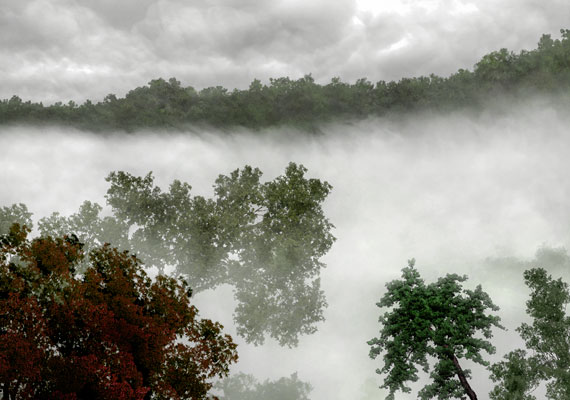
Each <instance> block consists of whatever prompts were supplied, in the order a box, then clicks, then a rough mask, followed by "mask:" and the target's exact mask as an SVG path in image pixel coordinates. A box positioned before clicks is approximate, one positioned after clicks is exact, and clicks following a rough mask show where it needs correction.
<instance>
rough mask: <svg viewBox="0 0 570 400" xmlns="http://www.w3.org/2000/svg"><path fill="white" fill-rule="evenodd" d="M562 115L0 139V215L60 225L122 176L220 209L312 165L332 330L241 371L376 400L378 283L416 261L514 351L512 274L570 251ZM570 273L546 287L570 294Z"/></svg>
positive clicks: (518, 301) (16, 134) (215, 310)
mask: <svg viewBox="0 0 570 400" xmlns="http://www.w3.org/2000/svg"><path fill="white" fill-rule="evenodd" d="M552 104H554V102H552V103H551V102H550V101H548V100H537V101H534V102H533V103H532V104H527V105H524V106H517V108H516V109H514V108H509V107H505V109H504V111H501V112H497V111H496V110H494V111H490V112H483V113H481V114H478V115H477V116H473V115H472V116H466V115H463V114H461V113H455V114H451V115H449V114H448V115H444V116H429V115H422V116H415V117H410V118H407V119H372V120H366V121H362V122H359V123H353V124H339V125H334V126H326V127H323V128H322V132H323V133H322V134H321V135H307V134H297V133H295V132H292V131H291V130H288V129H285V128H283V129H279V130H276V131H271V132H246V131H242V130H241V131H238V130H236V131H234V132H233V133H227V132H224V133H220V132H216V131H215V130H207V131H201V132H180V133H175V134H173V133H167V134H165V133H162V132H156V133H146V134H129V135H126V134H122V135H107V136H101V135H96V134H90V133H82V132H78V131H72V130H68V129H58V128H31V127H13V128H2V130H1V131H0V132H1V133H0V149H1V152H0V154H1V155H0V160H1V163H0V166H1V168H0V184H1V186H0V187H1V190H0V206H5V205H10V204H12V203H18V202H23V203H25V204H26V205H28V207H29V209H30V210H31V211H32V212H34V220H35V221H37V219H38V218H40V217H42V216H45V215H48V214H49V213H51V212H52V211H60V212H62V213H63V214H69V213H72V212H75V211H77V210H78V208H79V206H80V204H81V203H82V202H83V201H84V200H92V201H97V202H99V203H100V204H102V205H103V204H104V197H103V196H104V194H105V192H106V190H107V183H106V182H105V180H104V178H105V177H106V176H107V174H108V173H109V172H110V171H113V170H124V171H128V172H131V173H133V174H137V175H144V174H146V173H148V172H149V171H151V170H152V171H153V172H154V175H155V178H156V183H157V184H158V185H159V186H161V187H162V188H163V189H166V188H167V186H168V184H169V183H170V182H171V181H172V180H174V179H180V180H182V181H186V182H189V183H190V184H191V185H192V186H193V192H194V194H202V195H206V196H211V195H212V190H211V186H212V184H213V182H214V180H215V178H216V176H217V175H218V174H221V173H223V174H227V173H229V172H230V171H232V170H234V169H236V168H240V167H242V166H244V165H245V164H249V165H252V166H257V167H259V168H260V169H261V170H262V171H263V172H264V177H265V178H266V180H269V179H272V178H274V177H275V176H277V175H279V174H281V173H283V172H284V169H285V167H286V165H287V164H288V162H289V161H294V162H297V163H300V164H303V165H305V167H307V168H308V174H309V176H311V177H318V178H320V179H323V180H327V181H328V182H329V183H331V184H332V185H333V191H332V193H331V195H330V196H329V198H328V199H327V201H326V202H325V205H324V208H325V211H326V214H327V216H328V217H329V218H330V220H331V221H332V222H333V223H334V224H335V226H336V229H335V230H334V234H335V236H336V237H337V241H336V243H335V244H334V246H333V248H332V250H331V251H330V252H329V253H328V255H327V256H326V257H325V259H324V261H325V262H326V264H327V268H326V269H325V270H323V271H322V287H323V290H324V291H325V294H326V296H327V300H328V303H329V307H328V308H327V310H326V312H325V317H326V321H325V322H324V323H322V324H320V325H319V331H318V332H317V333H316V334H314V335H312V336H308V337H307V336H306V337H302V339H301V342H300V345H299V346H298V348H295V349H287V348H280V347H279V346H278V345H277V344H276V343H275V342H272V341H268V342H267V343H266V344H265V345H264V346H261V347H257V348H256V347H254V346H251V345H246V344H245V343H243V340H241V339H240V338H238V337H236V336H235V335H234V338H235V339H236V340H237V341H238V343H239V344H240V346H239V354H240V360H239V362H238V364H236V365H235V366H234V367H233V369H232V371H233V372H237V371H243V372H246V373H252V374H254V375H256V377H257V378H258V379H259V380H261V381H263V380H265V379H266V378H269V379H276V378H279V377H283V376H287V377H288V376H290V375H291V373H293V372H295V371H298V376H299V379H301V380H303V381H307V382H310V383H311V384H312V385H313V391H312V392H311V398H312V399H314V400H331V399H332V400H335V399H340V400H342V399H357V400H367V399H375V398H382V392H381V391H380V390H379V389H377V387H378V386H379V385H380V384H381V382H382V377H380V376H379V375H376V374H375V372H374V371H375V369H376V368H378V367H381V360H380V359H377V360H375V361H373V360H370V359H369V357H368V351H369V346H368V345H367V344H366V341H367V340H369V339H370V338H372V337H374V336H376V335H377V333H378V330H379V324H378V322H377V320H378V316H379V312H380V310H379V309H378V308H377V307H376V306H375V303H376V302H377V301H378V300H379V298H380V297H381V295H382V294H383V292H384V289H385V286H384V285H385V284H386V282H388V281H390V280H392V279H395V278H398V277H399V274H400V269H401V268H402V267H404V266H405V265H406V262H407V260H408V259H410V258H412V257H415V258H416V260H417V263H416V265H417V267H418V269H419V270H420V272H421V273H422V275H423V276H424V278H426V280H428V281H431V280H432V279H435V278H436V277H438V276H441V275H444V274H446V273H451V272H457V273H465V274H467V275H468V276H469V281H468V285H470V286H474V285H476V284H479V283H480V284H482V285H483V289H485V290H486V291H488V292H489V294H490V295H491V297H492V298H493V299H494V301H495V303H496V304H498V305H499V306H500V307H501V310H500V312H499V315H500V316H501V317H502V318H503V322H504V324H505V325H506V326H507V327H508V328H509V331H507V332H500V331H499V332H497V334H496V336H495V340H494V342H495V345H496V347H497V355H496V356H495V359H496V358H498V357H501V356H502V355H503V354H504V353H506V352H508V351H510V350H512V349H514V348H515V347H516V346H518V345H520V340H519V339H518V335H517V333H516V332H515V331H514V328H516V327H517V326H518V324H519V323H520V322H521V321H522V320H523V318H524V317H525V314H524V309H525V304H524V302H525V301H526V297H527V294H528V291H527V290H526V287H525V286H524V284H523V279H522V272H523V269H524V268H527V267H528V266H530V265H532V264H523V263H521V262H517V260H526V261H530V260H533V259H534V258H535V253H536V252H537V250H539V249H543V251H542V253H540V252H539V258H540V257H542V260H543V261H544V262H545V263H547V264H548V262H549V261H548V259H552V257H550V258H549V254H550V253H549V251H548V249H547V250H546V251H544V248H545V246H546V248H548V247H553V248H557V247H561V246H568V243H569V242H570V207H569V206H568V204H567V203H568V200H569V199H570V179H568V173H569V170H570V156H569V150H570V128H569V127H570V124H569V122H570V117H569V116H567V115H565V114H564V112H563V111H557V110H556V108H555V107H553V106H552ZM557 251H558V252H559V253H563V250H560V249H559V250H557ZM550 255H551V254H550ZM545 260H546V261H545ZM563 261H567V260H563ZM551 264H552V263H551ZM567 267H568V266H567V265H565V268H566V269H565V270H564V269H562V268H558V269H556V268H554V267H553V269H552V273H553V274H555V275H556V276H564V277H565V279H567V280H569V279H568V278H569V277H570V274H569V270H568V268H567ZM563 274H564V275H563ZM195 301H196V303H197V305H198V307H199V309H200V310H201V315H202V316H205V317H210V318H213V319H217V320H219V321H222V322H223V323H224V325H225V326H226V328H227V330H228V331H229V332H231V333H235V330H234V329H233V327H232V325H233V324H232V315H231V314H232V310H233V307H234V301H233V299H232V293H231V289H229V288H224V287H222V288H221V289H219V290H216V291H209V292H205V293H201V294H199V295H197V296H196V299H195ZM422 386H423V385H422ZM472 386H473V388H474V390H475V391H476V392H477V393H478V395H479V396H480V397H481V398H486V397H487V392H488V391H489V389H490V388H491V383H490V382H489V379H488V374H487V372H486V371H485V370H484V369H481V368H476V369H475V370H474V378H473V381H472ZM415 387H417V386H415ZM415 397H416V393H415V392H414V393H412V395H411V396H408V397H406V396H404V395H402V394H401V393H399V394H397V398H398V399H403V398H415Z"/></svg>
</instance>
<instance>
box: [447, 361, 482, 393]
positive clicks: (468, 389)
mask: <svg viewBox="0 0 570 400" xmlns="http://www.w3.org/2000/svg"><path fill="white" fill-rule="evenodd" d="M450 358H451V361H453V365H455V371H456V372H457V377H458V378H459V382H461V386H463V389H464V390H465V393H466V394H467V396H469V398H470V399H471V400H477V395H476V394H475V392H474V391H473V389H471V386H470V385H469V382H467V378H466V377H465V374H464V373H463V369H461V365H459V360H458V359H457V357H455V354H451V357H450Z"/></svg>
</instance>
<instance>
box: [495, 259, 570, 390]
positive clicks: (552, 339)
mask: <svg viewBox="0 0 570 400" xmlns="http://www.w3.org/2000/svg"><path fill="white" fill-rule="evenodd" d="M524 278H525V283H526V285H527V286H528V287H529V288H530V289H531V294H530V299H529V300H528V301H527V303H526V305H527V314H528V315H529V316H530V317H531V318H532V324H527V323H523V324H522V325H521V326H520V327H519V328H518V329H517V331H518V332H519V333H520V335H521V337H522V338H523V340H524V341H525V344H526V347H527V348H528V349H529V350H532V355H531V356H526V352H525V351H523V350H515V351H514V352H511V353H509V354H507V355H506V356H505V361H502V362H500V363H498V364H495V365H493V367H492V368H491V372H492V379H493V380H494V381H495V382H499V384H498V385H497V387H495V389H494V390H493V392H492V393H491V395H492V396H494V397H492V398H493V399H497V400H499V399H512V398H520V399H532V398H533V397H532V396H530V394H529V393H530V392H531V391H532V390H533V389H534V388H536V387H537V386H538V384H539V383H540V382H541V381H545V382H546V389H547V392H546V396H547V398H549V399H568V398H570V317H569V316H568V315H567V313H566V308H567V306H568V304H569V303H570V289H569V287H568V284H567V283H565V282H563V281H562V280H561V279H557V280H555V279H553V278H552V276H550V275H548V274H547V272H546V270H544V269H543V268H532V269H530V270H527V271H525V273H524ZM521 377H524V378H525V379H524V380H522V379H521ZM516 396H519V397H516Z"/></svg>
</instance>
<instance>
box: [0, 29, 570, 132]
mask: <svg viewBox="0 0 570 400" xmlns="http://www.w3.org/2000/svg"><path fill="white" fill-rule="evenodd" d="M561 34H562V35H561V38H560V39H552V37H551V35H547V34H545V35H542V37H541V38H540V40H539V42H538V46H537V48H536V49H534V50H530V51H527V50H523V51H521V52H520V53H518V54H516V53H514V52H512V51H508V50H507V49H501V50H499V51H494V52H491V53H489V54H487V55H485V56H484V57H482V58H481V60H480V61H479V62H477V63H476V64H475V66H474V68H473V71H470V70H464V69H460V70H458V71H457V72H456V73H454V74H452V75H450V76H449V77H447V78H444V77H440V76H436V75H433V74H432V75H430V76H420V77H414V78H403V79H401V80H400V81H397V82H396V81H390V82H385V81H379V82H377V83H376V84H374V83H372V82H370V81H369V80H367V79H365V78H362V79H359V80H357V81H356V82H355V83H354V84H350V83H346V82H342V81H341V80H340V79H339V78H333V79H332V80H331V82H330V83H328V84H326V85H320V84H317V83H315V81H314V79H313V78H312V77H311V75H305V76H304V77H303V78H300V79H297V80H293V79H290V78H288V77H282V78H277V79H270V82H269V85H265V84H263V83H262V82H260V81H259V80H257V79H256V80H254V81H253V82H252V83H251V84H250V86H249V88H248V89H247V90H238V89H234V90H233V91H229V90H228V89H226V88H224V87H221V86H216V87H209V88H205V89H202V90H200V91H197V90H195V89H194V88H193V87H191V86H188V87H184V86H182V85H181V83H180V82H179V81H178V80H176V79H175V78H170V79H169V80H168V81H166V80H164V79H162V78H160V79H155V80H152V81H150V82H149V84H148V85H147V86H142V87H138V88H136V89H134V90H131V91H130V92H128V93H127V94H126V96H125V97H124V98H118V97H117V96H115V95H114V94H109V95H107V96H106V97H105V99H104V100H103V101H101V102H98V103H93V102H92V101H90V100H87V101H85V102H84V103H83V104H81V105H78V104H76V103H75V102H73V101H70V102H69V103H67V104H63V103H61V102H58V103H55V104H53V105H49V106H44V105H43V104H42V103H33V102H31V101H23V100H22V99H21V98H19V97H18V96H13V97H12V98H10V99H4V100H0V124H18V123H25V124H44V125H45V124H58V125H66V126H73V127H77V128H81V129H87V130H92V131H103V130H124V131H133V130H137V129H145V128H177V129H178V128H184V127H188V126H193V125H209V126H215V127H222V128H225V127H234V126H243V127H247V128H254V129H260V128H265V127H271V126H279V125H285V124H290V125H294V126H297V127H300V128H309V129H311V128H313V127H314V126H315V125H316V124H320V123H326V122H329V121H336V120H340V119H360V118H364V117H368V116H373V115H380V116H381V115H386V114H389V113H394V112H401V111H403V112H406V111H412V110H454V109H458V108H461V107H465V106H474V107H477V106H480V105H482V104H483V103H484V102H485V101H487V99H488V98H489V96H496V95H497V94H512V95H518V94H524V93H528V92H534V91H538V92H557V91H558V92H563V91H565V90H567V89H568V88H569V87H570V30H568V29H563V30H561Z"/></svg>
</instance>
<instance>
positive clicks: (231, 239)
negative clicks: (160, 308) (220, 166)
mask: <svg viewBox="0 0 570 400" xmlns="http://www.w3.org/2000/svg"><path fill="white" fill-rule="evenodd" d="M306 172H307V170H306V169H305V168H304V167H303V166H299V165H296V164H294V163H291V164H289V166H288V167H287V168H286V170H285V173H284V174H283V175H282V176H279V177H277V178H275V179H274V180H272V181H270V182H266V183H262V182H261V181H260V178H261V171H260V170H258V169H255V168H251V167H249V166H246V167H245V168H243V169H241V170H239V169H238V170H235V171H233V172H232V173H231V174H230V175H227V176H225V175H220V176H219V177H218V179H217V180H216V182H215V185H214V195H215V196H214V198H212V199H207V198H204V197H202V196H193V195H192V194H191V187H190V185H188V184H187V183H182V182H180V181H174V182H173V183H172V184H171V185H170V188H169V190H168V191H162V190H161V189H160V188H159V187H157V186H155V185H154V179H153V176H152V174H150V173H149V174H148V175H146V176H144V177H136V176H133V175H131V174H129V173H125V172H113V173H111V174H110V175H109V176H108V177H107V181H108V182H109V183H110V187H109V189H108V191H107V195H106V198H107V203H108V205H109V206H110V207H111V211H112V215H110V216H102V215H101V211H102V207H101V206H100V205H98V204H95V203H91V202H85V203H84V204H83V205H82V206H81V208H80V210H79V212H78V213H76V214H74V215H71V216H69V217H64V216H61V215H59V214H58V213H54V214H52V215H51V216H49V217H47V218H43V219H41V220H40V221H39V230H40V232H41V233H42V234H44V235H62V234H67V233H70V232H73V233H75V234H76V235H77V236H78V237H79V238H80V240H81V241H82V242H84V243H86V246H87V248H90V247H96V246H100V245H102V244H104V243H106V242H109V243H112V244H113V245H114V246H117V247H118V248H121V249H125V250H129V251H131V252H133V253H135V254H137V255H138V256H140V257H141V258H142V259H143V260H144V261H145V264H146V265H147V266H155V267H157V268H159V269H162V268H163V267H164V266H165V265H166V266H170V267H173V268H174V269H175V272H176V273H177V274H182V275H184V276H185V278H186V279H187V280H188V282H190V285H191V286H192V288H193V290H194V291H195V292H200V291H202V290H205V289H211V288H215V287H216V286H218V285H221V284H230V285H232V286H234V288H235V291H234V293H235V297H236V299H237V300H238V306H237V308H236V310H235V314H234V317H235V321H236V324H237V328H238V333H239V334H240V335H242V336H243V337H245V338H246V340H247V341H248V342H253V343H256V344H259V343H262V342H263V341H264V338H265V336H266V335H269V336H271V337H273V338H275V339H276V340H278V341H279V342H280V344H282V345H288V346H293V345H296V343H297V342H298V336H299V335H300V334H309V333H313V332H315V331H316V323H318V322H319V321H322V320H323V319H324V318H323V309H324V307H325V306H326V301H325V297H324V294H323V292H322V290H321V289H320V280H319V273H320V270H321V269H322V268H323V267H324V264H323V263H322V262H321V261H320V258H321V257H322V256H323V255H324V254H325V253H326V252H327V251H328V250H329V249H330V247H331V245H332V243H333V241H334V237H333V236H332V234H331V229H332V227H333V225H332V224H331V223H330V222H329V221H328V219H327V218H325V216H324V213H323V210H322V203H323V201H324V200H325V199H326V197H327V195H328V194H329V192H330V190H331V186H330V185H329V184H328V183H327V182H322V181H320V180H319V179H309V178H306V177H305V174H306Z"/></svg>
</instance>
